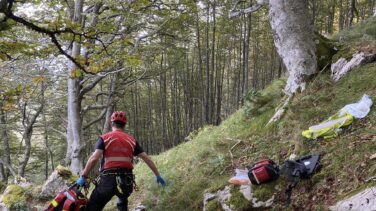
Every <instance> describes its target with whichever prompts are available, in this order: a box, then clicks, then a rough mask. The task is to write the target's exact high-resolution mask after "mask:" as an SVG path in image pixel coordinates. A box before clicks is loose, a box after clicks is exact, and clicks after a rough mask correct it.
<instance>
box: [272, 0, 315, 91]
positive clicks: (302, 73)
mask: <svg viewBox="0 0 376 211" xmlns="http://www.w3.org/2000/svg"><path fill="white" fill-rule="evenodd" d="M269 5H270V12H269V21H270V24H271V27H272V30H273V38H274V43H275V45H276V47H277V51H278V54H279V55H280V56H281V58H282V59H283V62H284V64H285V65H286V68H287V70H288V73H289V77H288V80H287V84H286V87H285V93H286V94H287V95H292V94H294V93H295V92H296V91H298V90H299V89H301V91H302V90H304V89H305V79H306V76H309V75H312V74H314V73H315V72H316V67H317V58H316V53H315V52H316V47H315V42H314V39H313V35H314V33H313V25H312V23H311V22H310V20H311V19H310V18H309V17H308V14H309V12H308V1H307V0H299V1H298V0H278V1H277V0H273V1H270V2H269Z"/></svg>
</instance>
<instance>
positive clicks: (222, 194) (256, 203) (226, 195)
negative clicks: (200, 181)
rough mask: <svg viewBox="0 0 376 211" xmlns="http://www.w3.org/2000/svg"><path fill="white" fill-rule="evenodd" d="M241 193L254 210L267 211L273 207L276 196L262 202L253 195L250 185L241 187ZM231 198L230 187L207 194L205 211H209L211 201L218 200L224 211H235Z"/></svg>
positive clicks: (204, 201) (205, 196)
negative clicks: (263, 210) (266, 209)
mask: <svg viewBox="0 0 376 211" xmlns="http://www.w3.org/2000/svg"><path fill="white" fill-rule="evenodd" d="M239 191H240V192H241V193H242V194H243V196H244V198H245V199H247V200H248V201H249V202H250V203H251V204H252V207H253V208H256V209H257V208H259V209H265V208H268V207H270V206H272V204H273V202H274V196H272V197H271V198H270V199H268V200H267V201H260V200H258V199H257V198H255V197H254V196H253V194H252V189H251V186H250V185H241V186H240V189H239ZM230 198H231V190H230V186H225V188H224V189H223V190H219V191H217V192H216V193H208V192H207V193H205V194H204V200H203V204H204V207H203V211H206V210H207V208H206V207H207V205H208V203H209V201H211V200H217V201H218V202H219V204H220V205H221V208H222V210H224V211H233V210H235V208H234V206H232V205H231V204H230V203H229V201H230Z"/></svg>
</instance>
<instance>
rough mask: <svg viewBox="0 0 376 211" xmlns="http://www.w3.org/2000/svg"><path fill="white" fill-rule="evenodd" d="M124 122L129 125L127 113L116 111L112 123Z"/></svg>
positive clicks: (112, 116)
mask: <svg viewBox="0 0 376 211" xmlns="http://www.w3.org/2000/svg"><path fill="white" fill-rule="evenodd" d="M115 121H118V122H122V123H124V124H126V123H127V117H126V116H125V113H124V112H123V111H115V112H114V113H112V115H111V122H115Z"/></svg>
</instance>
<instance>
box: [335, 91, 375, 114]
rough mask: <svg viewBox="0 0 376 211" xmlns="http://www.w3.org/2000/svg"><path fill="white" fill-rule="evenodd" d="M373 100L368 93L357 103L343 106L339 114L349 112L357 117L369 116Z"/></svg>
mask: <svg viewBox="0 0 376 211" xmlns="http://www.w3.org/2000/svg"><path fill="white" fill-rule="evenodd" d="M371 106H372V100H371V98H370V97H369V96H368V95H363V97H362V99H360V101H358V102H357V103H352V104H348V105H346V106H345V107H343V108H341V110H340V111H339V116H341V115H343V114H344V113H346V112H348V113H350V114H351V115H352V116H354V117H355V118H357V119H361V118H364V117H366V116H367V114H368V113H369V111H370V110H371Z"/></svg>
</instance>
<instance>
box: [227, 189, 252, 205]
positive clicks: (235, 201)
mask: <svg viewBox="0 0 376 211" xmlns="http://www.w3.org/2000/svg"><path fill="white" fill-rule="evenodd" d="M239 190H240V187H239V186H233V187H232V188H231V189H230V192H231V197H230V200H229V203H230V204H231V206H233V207H234V208H235V210H250V209H252V202H250V201H248V200H247V199H246V198H244V196H243V194H242V193H241V192H240V191H239Z"/></svg>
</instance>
